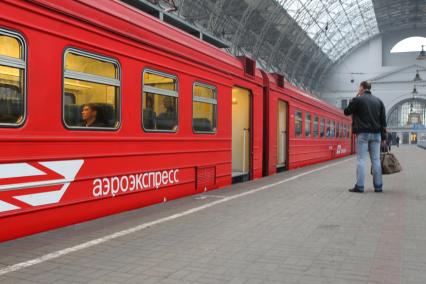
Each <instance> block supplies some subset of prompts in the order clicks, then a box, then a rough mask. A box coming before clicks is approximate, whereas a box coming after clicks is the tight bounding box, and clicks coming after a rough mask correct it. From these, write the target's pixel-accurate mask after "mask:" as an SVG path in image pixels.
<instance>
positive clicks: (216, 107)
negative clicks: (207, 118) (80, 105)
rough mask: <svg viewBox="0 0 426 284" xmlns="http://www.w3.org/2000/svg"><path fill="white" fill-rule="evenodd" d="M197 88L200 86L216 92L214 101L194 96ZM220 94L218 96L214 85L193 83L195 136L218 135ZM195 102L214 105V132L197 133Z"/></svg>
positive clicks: (193, 131) (192, 122)
mask: <svg viewBox="0 0 426 284" xmlns="http://www.w3.org/2000/svg"><path fill="white" fill-rule="evenodd" d="M195 86H199V87H204V88H208V89H211V90H213V91H214V97H215V98H214V99H207V98H203V97H198V96H195V95H194V89H195ZM217 97H218V94H217V87H216V86H213V85H209V84H206V83H203V82H200V81H194V83H192V121H191V124H192V133H194V134H213V135H215V134H216V133H217V127H218V117H219V115H218V109H219V108H218V98H217ZM194 102H199V103H207V104H212V105H214V112H215V117H214V120H215V121H214V122H215V123H214V125H215V127H214V129H215V130H214V131H196V130H194Z"/></svg>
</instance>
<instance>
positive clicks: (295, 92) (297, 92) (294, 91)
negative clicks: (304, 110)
mask: <svg viewBox="0 0 426 284" xmlns="http://www.w3.org/2000/svg"><path fill="white" fill-rule="evenodd" d="M265 73H266V72H265ZM266 74H267V77H268V80H269V83H270V84H271V83H272V84H273V86H274V87H275V88H274V89H275V90H281V91H282V92H284V93H285V92H288V91H290V92H291V95H292V96H293V97H294V98H296V99H299V100H301V101H304V102H308V103H310V104H312V105H313V104H315V105H317V106H318V105H319V106H321V107H322V108H324V109H327V110H329V111H332V112H335V113H337V114H339V115H343V113H342V110H341V109H339V108H337V107H335V106H333V105H331V104H329V103H327V102H325V101H323V100H321V99H319V98H317V97H314V96H312V95H310V94H309V93H307V92H305V91H303V90H302V89H300V88H298V87H296V86H294V85H293V84H292V83H290V82H289V81H287V80H285V79H284V88H279V87H278V84H277V76H274V74H271V73H266Z"/></svg>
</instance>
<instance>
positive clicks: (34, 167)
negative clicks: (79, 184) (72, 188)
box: [0, 160, 84, 212]
mask: <svg viewBox="0 0 426 284" xmlns="http://www.w3.org/2000/svg"><path fill="white" fill-rule="evenodd" d="M83 163H84V160H67V161H55V162H40V163H32V164H30V163H15V164H0V191H6V190H14V189H28V188H40V187H46V186H54V185H62V187H61V188H60V189H59V190H51V188H48V189H49V190H50V191H45V192H38V193H32V194H24V195H19V194H17V195H13V198H15V199H17V200H19V201H21V202H24V203H26V204H29V205H31V206H40V205H47V204H54V203H58V202H59V201H60V200H61V198H62V196H63V195H64V193H65V192H66V190H67V188H68V187H69V185H70V184H71V182H72V181H74V178H75V176H76V175H77V173H78V171H79V170H80V168H81V167H82V165H83ZM16 209H20V207H18V206H16V205H13V204H10V203H8V202H5V201H2V200H0V212H5V211H10V210H16Z"/></svg>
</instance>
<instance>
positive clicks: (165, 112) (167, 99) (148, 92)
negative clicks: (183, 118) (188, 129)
mask: <svg viewBox="0 0 426 284" xmlns="http://www.w3.org/2000/svg"><path fill="white" fill-rule="evenodd" d="M178 99H179V93H178V81H177V78H176V76H173V75H169V74H165V73H162V72H158V71H154V70H145V71H144V73H143V94H142V127H143V129H144V130H145V131H157V132H176V131H177V127H178Z"/></svg>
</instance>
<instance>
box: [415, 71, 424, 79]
mask: <svg viewBox="0 0 426 284" xmlns="http://www.w3.org/2000/svg"><path fill="white" fill-rule="evenodd" d="M413 81H414V82H418V81H423V79H422V78H421V77H420V74H419V70H416V76H415V77H414V79H413Z"/></svg>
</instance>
